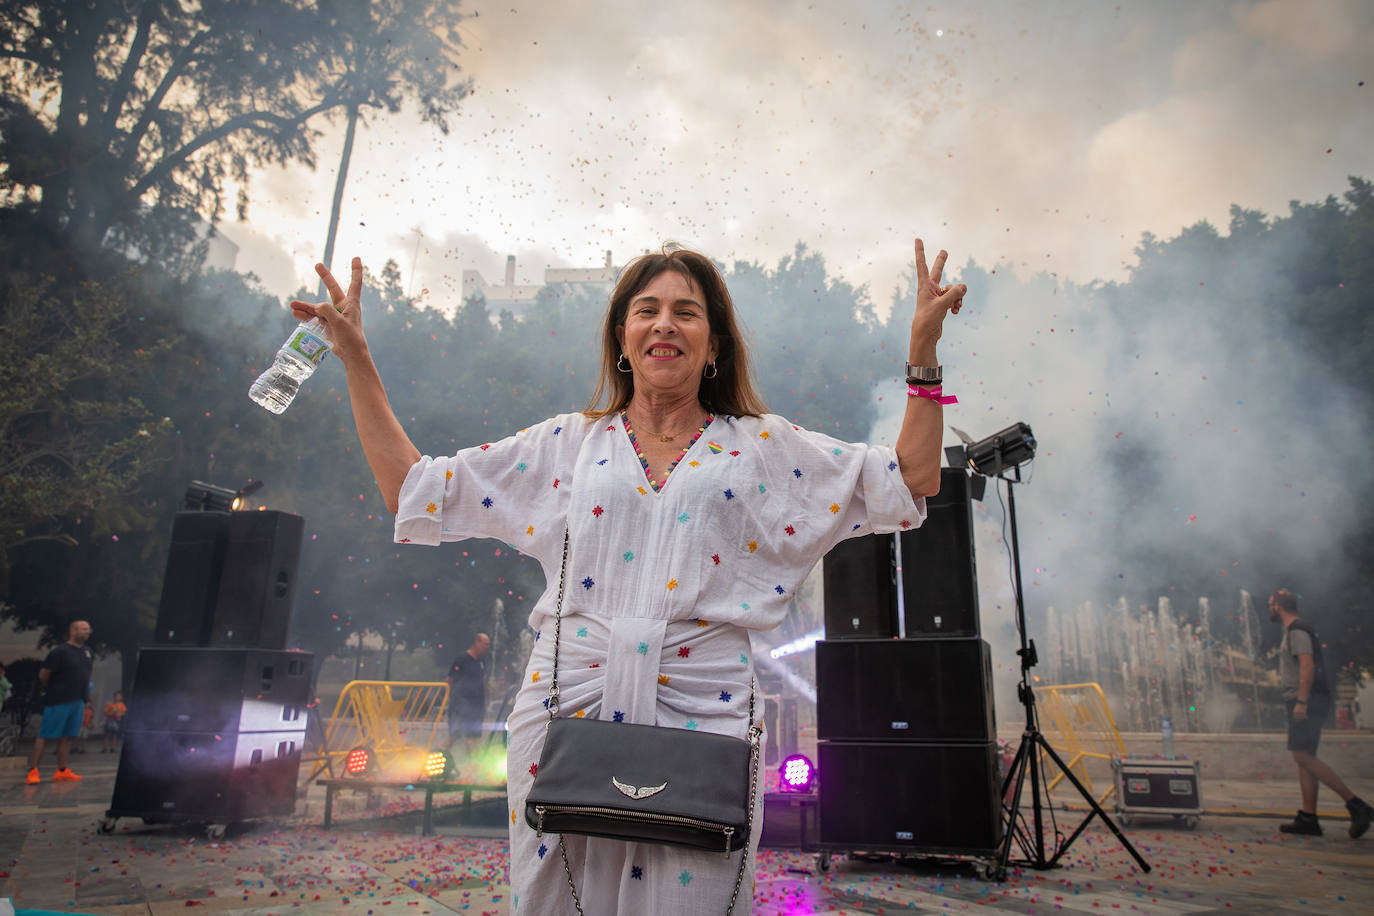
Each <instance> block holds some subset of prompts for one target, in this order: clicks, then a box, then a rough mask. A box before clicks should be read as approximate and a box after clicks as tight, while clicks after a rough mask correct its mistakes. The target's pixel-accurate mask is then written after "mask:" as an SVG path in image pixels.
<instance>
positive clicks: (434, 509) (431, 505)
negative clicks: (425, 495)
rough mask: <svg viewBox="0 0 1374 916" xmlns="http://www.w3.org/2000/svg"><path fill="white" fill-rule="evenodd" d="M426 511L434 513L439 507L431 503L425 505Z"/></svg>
mask: <svg viewBox="0 0 1374 916" xmlns="http://www.w3.org/2000/svg"><path fill="white" fill-rule="evenodd" d="M425 511H426V512H428V513H429V514H430V515H433V514H434V513H435V512H438V511H439V507H438V506H436V505H434V503H430V504H429V505H428V506H425Z"/></svg>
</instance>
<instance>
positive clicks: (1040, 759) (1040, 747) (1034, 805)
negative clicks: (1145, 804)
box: [996, 465, 1150, 877]
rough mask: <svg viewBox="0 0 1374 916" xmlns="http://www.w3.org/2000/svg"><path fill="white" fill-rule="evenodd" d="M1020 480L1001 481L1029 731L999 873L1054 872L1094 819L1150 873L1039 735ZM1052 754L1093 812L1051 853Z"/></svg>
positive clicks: (1017, 764)
mask: <svg viewBox="0 0 1374 916" xmlns="http://www.w3.org/2000/svg"><path fill="white" fill-rule="evenodd" d="M1012 470H1014V471H1015V473H1016V477H1015V479H1013V478H1011V477H998V478H997V479H998V480H1004V481H1006V484H1007V516H1008V518H1009V520H1010V523H1011V557H1012V572H1013V575H1014V576H1015V577H1016V580H1015V583H1014V584H1015V586H1016V629H1017V631H1018V633H1019V634H1020V637H1021V648H1020V649H1018V650H1017V651H1016V654H1017V655H1018V656H1020V657H1021V683H1020V684H1018V685H1017V686H1016V698H1017V699H1018V700H1020V701H1021V705H1022V706H1023V707H1025V710H1026V730H1025V731H1024V732H1022V733H1021V745H1020V746H1019V747H1018V748H1017V749H1016V757H1015V758H1014V759H1013V760H1012V764H1011V768H1010V769H1009V770H1008V771H1007V775H1006V778H1005V779H1004V780H1003V782H1002V796H1001V797H1002V798H1003V799H1004V802H1003V804H1004V813H1005V814H1006V818H1007V824H1006V831H1005V833H1004V834H1003V837H1002V848H1001V849H1000V850H999V852H998V858H997V866H996V874H997V875H998V876H999V877H1001V876H1005V875H1006V871H1007V865H1008V863H1010V864H1012V865H1024V866H1029V867H1030V868H1034V869H1039V870H1044V869H1049V868H1054V867H1056V866H1057V865H1058V863H1059V860H1060V859H1061V858H1063V856H1064V853H1066V852H1068V850H1069V847H1070V846H1072V845H1073V841H1074V840H1076V839H1078V836H1079V834H1081V833H1082V832H1083V831H1084V829H1085V828H1087V826H1088V824H1089V823H1090V822H1091V821H1092V819H1093V818H1094V817H1100V818H1102V822H1103V823H1104V824H1106V825H1107V827H1108V828H1109V829H1110V830H1111V831H1112V833H1113V834H1114V835H1115V836H1116V838H1117V840H1119V841H1120V842H1121V845H1122V846H1123V847H1124V848H1125V850H1126V851H1127V852H1129V853H1130V854H1131V858H1133V859H1135V861H1136V863H1137V864H1139V865H1140V868H1141V870H1142V871H1145V872H1147V873H1148V872H1149V871H1150V865H1149V863H1148V862H1146V861H1145V860H1144V859H1143V858H1141V855H1140V853H1139V852H1137V851H1136V848H1135V847H1134V846H1132V845H1131V842H1130V840H1128V839H1126V835H1125V834H1123V833H1122V832H1121V828H1120V827H1118V826H1117V825H1116V822H1115V821H1113V820H1112V819H1111V818H1110V817H1108V815H1107V812H1106V811H1104V810H1103V809H1102V806H1101V805H1099V804H1098V803H1097V799H1095V798H1093V796H1092V793H1091V792H1089V791H1088V790H1087V789H1086V788H1084V786H1083V783H1081V782H1079V780H1078V777H1077V776H1075V775H1074V773H1073V771H1072V770H1071V769H1069V768H1068V767H1067V766H1065V765H1064V761H1063V759H1062V758H1061V757H1060V756H1059V754H1058V753H1057V752H1056V751H1055V749H1054V748H1053V747H1051V746H1050V743H1049V741H1047V740H1045V736H1044V735H1042V734H1041V733H1040V722H1039V718H1038V717H1037V716H1036V713H1035V692H1034V691H1033V690H1032V689H1031V686H1030V670H1031V669H1032V668H1034V667H1035V665H1036V664H1037V662H1038V661H1039V659H1038V658H1037V657H1036V654H1035V642H1034V641H1033V640H1029V639H1027V638H1026V607H1025V604H1024V603H1023V602H1022V600H1021V549H1020V544H1019V543H1018V541H1017V536H1016V497H1015V496H1014V495H1013V494H1014V488H1013V487H1012V484H1013V483H1020V482H1021V468H1020V466H1019V465H1018V466H1017V467H1015V468H1013V469H1012ZM1046 756H1048V757H1049V758H1050V759H1051V760H1053V761H1054V763H1055V765H1056V766H1058V767H1059V770H1060V772H1062V773H1063V774H1064V775H1065V776H1067V777H1068V779H1069V782H1071V783H1072V784H1073V787H1074V788H1075V789H1077V790H1078V794H1079V795H1081V796H1082V797H1083V800H1084V801H1085V802H1087V803H1088V806H1089V807H1090V808H1091V809H1092V810H1091V811H1090V812H1089V813H1088V815H1087V817H1085V818H1083V820H1082V822H1081V823H1079V825H1078V828H1077V829H1076V830H1074V832H1073V833H1072V834H1071V835H1070V836H1069V838H1068V839H1066V840H1064V841H1063V842H1062V843H1060V844H1059V846H1058V848H1056V849H1055V850H1054V851H1053V853H1052V854H1050V853H1049V852H1048V851H1047V849H1046V843H1045V815H1044V805H1043V802H1042V799H1041V795H1042V790H1043V792H1044V794H1046V795H1048V791H1049V790H1048V788H1046V783H1045V773H1044V769H1043V768H1044V757H1046ZM1027 774H1029V776H1030V790H1031V806H1030V807H1031V825H1030V829H1029V830H1028V829H1027V824H1026V815H1025V814H1024V813H1023V812H1022V811H1021V791H1022V789H1023V788H1024V787H1025V784H1026V776H1027ZM1013 783H1015V785H1016V790H1015V792H1014V793H1013V794H1012V797H1011V801H1010V802H1009V803H1008V802H1006V801H1005V799H1006V797H1007V789H1008V788H1010V787H1011V786H1012V784H1013ZM1013 843H1015V844H1016V845H1017V846H1018V847H1019V848H1020V850H1021V854H1022V855H1023V856H1025V858H1023V859H1018V860H1016V861H1012V860H1011V847H1012V844H1013Z"/></svg>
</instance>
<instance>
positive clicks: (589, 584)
mask: <svg viewBox="0 0 1374 916" xmlns="http://www.w3.org/2000/svg"><path fill="white" fill-rule="evenodd" d="M595 584H596V581H595V580H594V579H592V577H591V576H588V577H587V578H585V579H583V580H582V587H583V588H585V589H586V590H587V591H591V590H592V586H593V585H595Z"/></svg>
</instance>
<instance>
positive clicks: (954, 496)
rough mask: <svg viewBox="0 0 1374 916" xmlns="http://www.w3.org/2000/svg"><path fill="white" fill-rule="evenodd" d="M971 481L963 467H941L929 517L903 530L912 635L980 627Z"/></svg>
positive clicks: (970, 632) (962, 632) (968, 632)
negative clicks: (919, 524) (916, 526)
mask: <svg viewBox="0 0 1374 916" xmlns="http://www.w3.org/2000/svg"><path fill="white" fill-rule="evenodd" d="M969 483H970V481H969V475H968V474H967V472H965V471H964V470H962V469H960V468H941V469H940V492H939V493H938V494H936V495H935V496H927V497H926V520H925V521H924V522H922V523H921V527H919V528H913V529H911V530H910V531H903V532H902V535H901V537H902V614H903V617H904V618H905V623H906V635H907V636H977V635H978V633H979V629H978V575H977V567H976V565H975V563H974V558H973V500H972V499H971V497H970V492H969ZM826 635H827V637H829V633H827V634H826Z"/></svg>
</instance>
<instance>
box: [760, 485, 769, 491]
mask: <svg viewBox="0 0 1374 916" xmlns="http://www.w3.org/2000/svg"><path fill="white" fill-rule="evenodd" d="M759 492H760V493H767V492H768V488H767V487H765V486H764V485H763V484H759Z"/></svg>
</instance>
